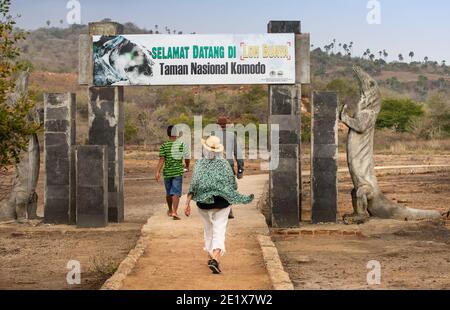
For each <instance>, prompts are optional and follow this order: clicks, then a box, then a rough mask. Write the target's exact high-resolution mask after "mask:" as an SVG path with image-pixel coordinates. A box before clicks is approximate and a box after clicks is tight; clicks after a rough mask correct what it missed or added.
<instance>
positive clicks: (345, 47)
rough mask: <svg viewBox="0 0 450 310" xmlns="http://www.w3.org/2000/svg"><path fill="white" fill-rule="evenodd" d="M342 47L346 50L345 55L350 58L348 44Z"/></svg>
mask: <svg viewBox="0 0 450 310" xmlns="http://www.w3.org/2000/svg"><path fill="white" fill-rule="evenodd" d="M342 47H343V48H344V52H345V55H347V56H348V52H349V48H348V45H347V43H345V44H344V45H342Z"/></svg>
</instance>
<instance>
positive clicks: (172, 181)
mask: <svg viewBox="0 0 450 310" xmlns="http://www.w3.org/2000/svg"><path fill="white" fill-rule="evenodd" d="M164 186H165V187H166V194H167V196H178V197H181V196H182V194H181V193H182V191H183V177H182V176H179V177H174V178H167V179H164Z"/></svg>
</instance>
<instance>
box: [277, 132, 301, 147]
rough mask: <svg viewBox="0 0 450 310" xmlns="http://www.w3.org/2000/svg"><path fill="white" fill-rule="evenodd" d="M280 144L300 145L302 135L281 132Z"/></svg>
mask: <svg viewBox="0 0 450 310" xmlns="http://www.w3.org/2000/svg"><path fill="white" fill-rule="evenodd" d="M279 134H280V136H279V143H280V144H299V143H300V135H299V133H298V132H295V131H287V130H280V133H279Z"/></svg>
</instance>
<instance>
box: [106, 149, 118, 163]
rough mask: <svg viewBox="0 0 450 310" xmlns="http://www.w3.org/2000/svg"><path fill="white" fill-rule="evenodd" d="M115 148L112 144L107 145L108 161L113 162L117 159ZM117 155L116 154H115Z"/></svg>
mask: <svg viewBox="0 0 450 310" xmlns="http://www.w3.org/2000/svg"><path fill="white" fill-rule="evenodd" d="M117 151H118V150H117V148H116V147H114V146H108V160H109V162H114V161H116V160H117V157H118V156H116V153H117ZM117 155H118V154H117Z"/></svg>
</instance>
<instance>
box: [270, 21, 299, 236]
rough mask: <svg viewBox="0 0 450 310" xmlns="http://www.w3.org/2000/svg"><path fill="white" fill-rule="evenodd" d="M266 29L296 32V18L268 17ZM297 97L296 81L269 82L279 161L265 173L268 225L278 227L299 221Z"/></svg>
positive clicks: (271, 118) (297, 223) (285, 226)
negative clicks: (284, 19) (276, 131)
mask: <svg viewBox="0 0 450 310" xmlns="http://www.w3.org/2000/svg"><path fill="white" fill-rule="evenodd" d="M268 32H269V33H295V34H300V22H299V21H271V22H270V23H269V25H268ZM300 100H301V86H300V84H296V85H270V86H269V113H270V119H269V123H270V127H271V129H272V128H273V126H274V125H278V126H279V130H280V132H279V165H278V168H277V169H274V170H271V171H270V173H269V201H270V205H271V209H272V212H271V213H272V226H273V227H278V228H289V227H298V226H299V224H300V205H301V184H300V181H301V169H300V162H299V156H300V107H301V106H300ZM272 142H273V139H271V144H272ZM272 147H273V146H272Z"/></svg>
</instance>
